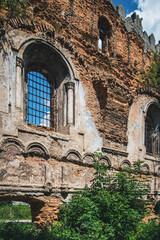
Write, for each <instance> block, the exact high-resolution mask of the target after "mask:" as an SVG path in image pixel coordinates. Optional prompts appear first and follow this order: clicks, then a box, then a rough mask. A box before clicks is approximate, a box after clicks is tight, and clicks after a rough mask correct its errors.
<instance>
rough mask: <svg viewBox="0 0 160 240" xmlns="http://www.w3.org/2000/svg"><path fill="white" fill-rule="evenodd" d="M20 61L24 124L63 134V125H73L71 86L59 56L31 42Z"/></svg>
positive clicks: (72, 84) (35, 42)
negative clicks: (22, 70)
mask: <svg viewBox="0 0 160 240" xmlns="http://www.w3.org/2000/svg"><path fill="white" fill-rule="evenodd" d="M23 60H24V70H25V85H24V92H25V96H24V99H25V101H24V105H25V112H24V114H25V119H26V122H27V123H31V124H35V125H39V126H46V127H51V128H53V129H54V130H55V131H59V130H60V131H61V130H62V131H63V132H64V131H65V130H64V127H65V126H66V125H68V124H74V109H73V108H74V83H73V82H72V81H71V76H70V72H69V68H68V65H67V63H66V61H65V59H64V57H63V55H61V54H60V52H58V51H57V50H56V49H54V48H53V47H51V46H50V45H48V44H46V43H43V42H41V41H40V40H35V41H33V42H32V43H30V44H29V45H28V46H27V47H26V49H25V51H24V54H23ZM68 85H69V86H71V87H72V88H70V87H68ZM68 99H69V100H68ZM71 110H72V111H71ZM68 119H69V120H70V119H71V120H72V121H71V120H70V121H68Z"/></svg>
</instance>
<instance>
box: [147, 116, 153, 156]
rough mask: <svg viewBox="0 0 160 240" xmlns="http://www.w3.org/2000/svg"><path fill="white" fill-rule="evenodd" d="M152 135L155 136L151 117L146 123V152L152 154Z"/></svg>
mask: <svg viewBox="0 0 160 240" xmlns="http://www.w3.org/2000/svg"><path fill="white" fill-rule="evenodd" d="M152 135H153V122H152V119H151V117H150V116H148V117H147V119H146V122H145V146H146V152H147V153H148V154H152V153H153V151H152V142H153V139H152Z"/></svg>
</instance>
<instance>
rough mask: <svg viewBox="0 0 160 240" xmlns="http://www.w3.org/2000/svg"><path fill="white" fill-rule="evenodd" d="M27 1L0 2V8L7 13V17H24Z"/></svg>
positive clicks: (5, 0)
mask: <svg viewBox="0 0 160 240" xmlns="http://www.w3.org/2000/svg"><path fill="white" fill-rule="evenodd" d="M28 6H29V0H1V2H0V8H1V9H2V8H3V9H5V10H7V11H8V13H9V17H18V16H23V17H25V16H26V10H27V8H28Z"/></svg>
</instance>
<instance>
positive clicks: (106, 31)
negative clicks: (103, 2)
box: [98, 16, 111, 51]
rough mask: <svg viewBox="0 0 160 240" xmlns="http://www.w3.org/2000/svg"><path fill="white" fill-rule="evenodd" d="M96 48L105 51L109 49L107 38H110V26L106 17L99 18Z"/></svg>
mask: <svg viewBox="0 0 160 240" xmlns="http://www.w3.org/2000/svg"><path fill="white" fill-rule="evenodd" d="M98 31H99V39H98V48H99V49H100V50H102V51H105V50H106V48H107V47H109V38H110V36H111V25H110V23H109V21H108V20H107V18H106V17H103V16H102V17H100V18H99V20H98Z"/></svg>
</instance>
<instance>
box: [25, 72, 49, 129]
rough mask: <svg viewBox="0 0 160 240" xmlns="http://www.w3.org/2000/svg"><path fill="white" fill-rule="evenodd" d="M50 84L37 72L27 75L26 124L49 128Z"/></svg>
mask: <svg viewBox="0 0 160 240" xmlns="http://www.w3.org/2000/svg"><path fill="white" fill-rule="evenodd" d="M50 100H51V89H50V84H49V82H48V81H47V79H46V78H45V76H44V75H42V74H41V73H39V72H35V71H30V72H28V73H27V122H28V123H32V124H36V125H41V126H46V127H50V126H53V123H52V122H51V119H50Z"/></svg>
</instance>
